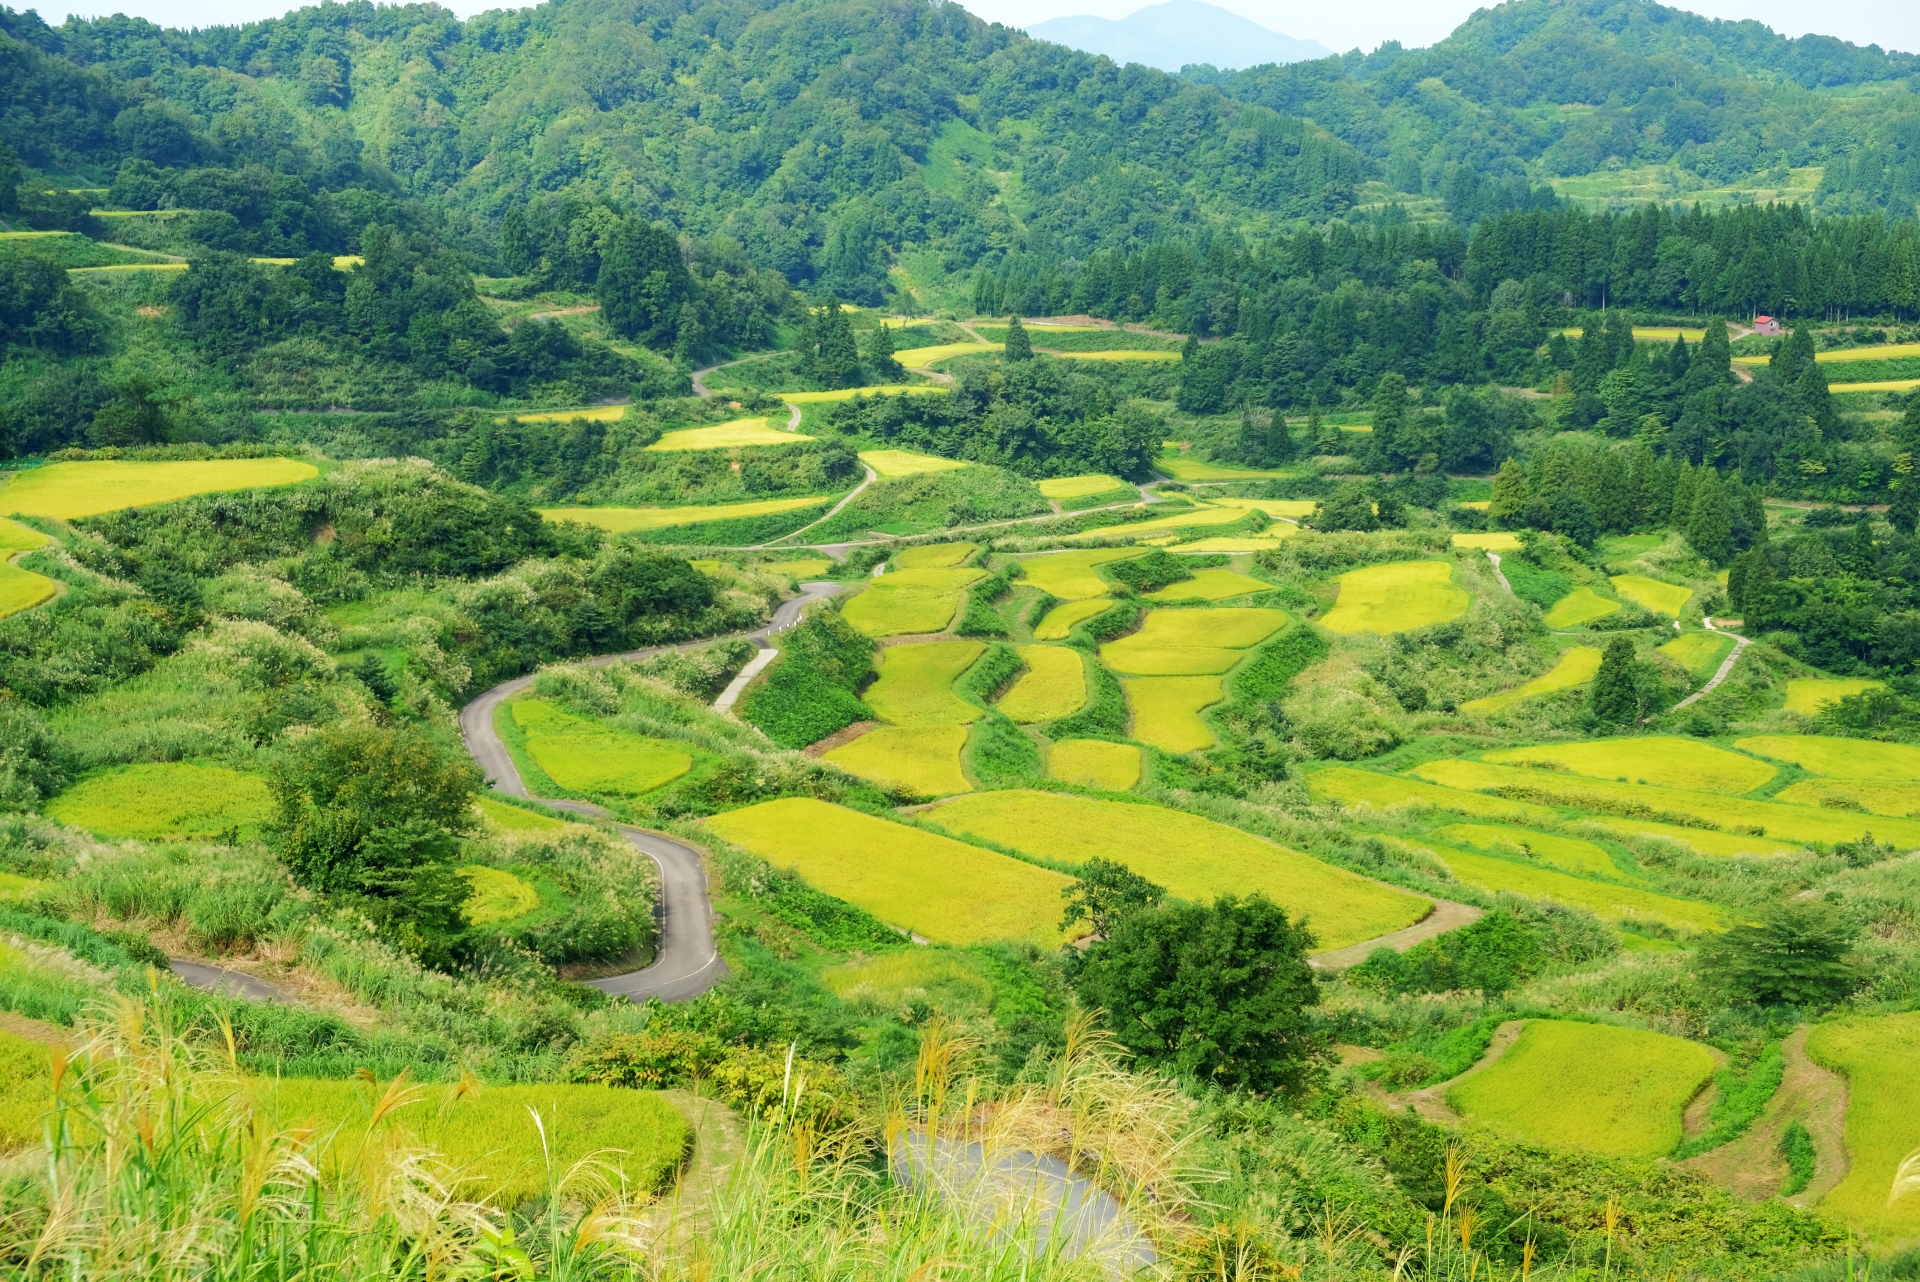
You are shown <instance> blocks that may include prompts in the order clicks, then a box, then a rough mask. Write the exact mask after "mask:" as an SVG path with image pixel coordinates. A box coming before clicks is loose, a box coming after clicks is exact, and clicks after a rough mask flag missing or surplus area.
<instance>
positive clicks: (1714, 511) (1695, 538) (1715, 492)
mask: <svg viewBox="0 0 1920 1282" xmlns="http://www.w3.org/2000/svg"><path fill="white" fill-rule="evenodd" d="M1687 542H1688V543H1689V544H1690V545H1692V547H1693V550H1694V551H1695V552H1698V553H1699V554H1700V555H1701V556H1702V557H1703V558H1705V559H1706V561H1707V563H1708V564H1710V565H1725V564H1726V563H1727V558H1728V557H1730V556H1732V555H1733V521H1732V518H1731V517H1730V516H1729V515H1728V513H1727V491H1726V489H1725V487H1723V486H1722V485H1721V484H1720V474H1719V473H1718V472H1716V471H1714V470H1713V469H1712V468H1711V467H1703V468H1701V469H1700V475H1699V479H1698V481H1696V482H1695V484H1694V487H1693V510H1692V511H1691V512H1690V513H1688V514H1687Z"/></svg>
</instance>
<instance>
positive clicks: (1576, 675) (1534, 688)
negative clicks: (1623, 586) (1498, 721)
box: [1460, 645, 1600, 712]
mask: <svg viewBox="0 0 1920 1282" xmlns="http://www.w3.org/2000/svg"><path fill="white" fill-rule="evenodd" d="M1598 671H1600V649H1599V647H1598V646H1591V645H1577V646H1575V647H1573V649H1571V650H1568V651H1567V652H1566V653H1565V654H1562V655H1561V656H1560V661H1559V662H1558V663H1556V664H1554V665H1553V667H1552V668H1551V669H1550V670H1548V671H1547V672H1544V673H1542V674H1541V675H1539V676H1537V677H1535V678H1534V679H1533V680H1531V681H1529V682H1527V683H1526V684H1525V685H1518V686H1515V687H1514V688H1513V689H1511V690H1503V691H1501V692H1500V693H1499V694H1490V695H1488V696H1487V697H1486V698H1484V699H1470V700H1468V701H1467V702H1466V703H1463V704H1461V705H1460V711H1462V712H1498V711H1500V710H1501V709H1502V708H1510V707H1512V706H1513V705H1514V704H1516V703H1520V702H1523V701H1524V700H1527V699H1533V698H1537V697H1539V696H1540V695H1543V694H1554V693H1556V692H1558V691H1561V690H1571V689H1573V688H1574V687H1575V686H1583V685H1585V684H1587V682H1589V681H1591V680H1593V677H1594V674H1595V673H1597V672H1598Z"/></svg>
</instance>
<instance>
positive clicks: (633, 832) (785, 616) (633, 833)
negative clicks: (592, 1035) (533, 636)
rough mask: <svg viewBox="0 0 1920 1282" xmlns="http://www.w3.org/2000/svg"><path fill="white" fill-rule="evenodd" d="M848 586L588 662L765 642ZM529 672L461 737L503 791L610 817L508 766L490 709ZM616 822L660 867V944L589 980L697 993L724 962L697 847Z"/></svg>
mask: <svg viewBox="0 0 1920 1282" xmlns="http://www.w3.org/2000/svg"><path fill="white" fill-rule="evenodd" d="M846 586H847V585H846V584H844V583H805V584H802V585H801V594H800V595H799V596H797V597H795V598H794V599H793V600H791V601H783V602H781V604H780V607H779V608H778V609H776V610H775V611H774V612H773V617H772V618H771V619H770V620H768V622H767V624H766V626H765V627H761V628H755V629H754V630H753V631H751V632H741V633H735V634H734V635H733V636H732V637H708V638H706V639H705V640H701V641H690V642H687V643H685V644H683V645H663V646H654V647H653V648H651V649H647V650H631V651H628V652H626V653H624V654H603V655H599V656H597V657H595V658H592V659H588V660H586V662H588V663H590V664H593V665H596V666H600V665H605V664H609V663H619V662H621V661H623V660H629V659H644V658H647V657H648V656H650V655H655V654H661V653H664V652H665V651H668V650H691V649H694V648H696V647H699V646H706V645H712V644H713V643H714V642H715V641H725V640H734V639H743V640H748V641H754V642H757V643H759V644H760V645H761V646H762V647H767V638H769V637H770V636H772V635H773V634H774V633H776V632H782V631H785V630H786V629H787V628H790V627H792V626H794V625H795V624H796V623H798V622H800V615H801V612H802V611H803V610H804V609H805V608H806V607H807V605H808V604H810V603H811V602H814V601H819V600H823V599H824V598H826V597H830V596H832V595H834V594H835V593H837V592H840V591H841V590H843V589H844V588H845V587H846ZM534 677H535V674H533V673H529V674H528V675H526V676H524V677H515V678H514V679H513V680H511V681H503V682H501V683H500V684H499V685H497V686H495V687H493V689H491V690H488V691H487V692H486V693H484V694H482V695H481V696H480V697H479V698H477V699H475V700H474V701H473V702H471V703H469V704H468V705H467V706H466V707H464V708H462V709H461V710H460V736H461V738H462V739H463V740H465V742H466V746H467V752H468V754H469V755H470V756H472V758H473V760H474V763H475V764H476V765H478V766H479V767H480V769H481V770H483V771H484V772H485V773H486V776H487V780H488V782H489V783H491V784H492V785H493V786H494V787H495V788H497V789H499V790H500V791H501V792H504V793H506V794H508V795H509V796H513V797H526V798H527V799H529V800H532V801H539V802H542V803H544V804H545V805H549V806H552V807H554V808H555V809H558V810H570V811H572V812H573V813H575V814H578V815H585V816H588V817H590V818H595V819H609V818H611V817H612V816H610V815H609V814H608V813H607V812H606V811H605V810H603V809H601V808H600V807H599V806H596V805H593V804H592V803H591V802H586V801H573V800H569V799H565V798H550V797H535V796H534V795H533V794H532V793H530V792H528V791H527V785H526V781H525V780H523V779H522V778H521V777H520V771H519V769H518V768H516V767H515V766H514V764H513V757H512V755H511V754H509V753H508V752H507V745H506V744H504V743H502V742H501V741H500V735H499V733H498V732H497V731H495V730H494V728H493V715H494V712H495V711H496V710H497V709H498V708H499V707H500V705H501V704H502V703H504V702H506V701H507V700H508V699H510V698H512V697H513V696H514V695H516V694H520V693H522V692H523V691H525V690H527V689H529V688H530V687H531V686H532V685H533V682H534ZM616 827H618V828H619V829H620V832H621V834H622V835H623V836H625V837H626V839H627V840H628V841H629V842H631V843H633V846H634V848H635V849H636V850H638V851H640V852H641V853H642V854H644V855H646V856H647V857H648V858H649V859H651V860H653V862H654V864H655V866H657V867H658V868H659V869H660V897H659V898H658V899H657V900H656V901H655V903H654V921H655V925H656V926H657V927H658V933H659V938H660V948H659V951H658V952H657V953H656V954H655V955H654V960H653V964H652V965H651V966H647V967H644V968H642V969H640V970H634V971H628V972H627V973H625V974H623V975H609V976H608V977H607V978H605V979H596V980H593V981H591V983H590V985H589V986H590V987H593V988H597V989H599V990H600V991H601V992H603V993H611V994H613V995H615V996H618V997H628V998H631V999H632V1000H634V1001H636V1002H644V1001H646V1000H647V999H648V998H650V997H658V998H659V999H660V1000H661V1001H663V1002H677V1001H685V1000H686V999H688V998H689V997H698V996H699V995H700V994H701V993H704V992H706V991H707V990H708V989H709V988H712V987H713V986H714V985H715V984H717V983H719V982H720V981H721V980H722V979H724V978H726V974H727V965H726V963H725V962H723V961H721V960H720V954H719V951H718V950H717V949H715V947H714V944H713V908H712V905H711V904H710V903H709V902H708V900H707V877H706V873H705V872H704V871H703V870H702V868H701V866H700V852H699V851H697V850H695V849H694V848H693V847H691V846H688V845H685V844H683V843H681V842H678V841H675V840H674V839H673V838H671V837H668V836H665V835H663V834H661V833H657V832H649V831H647V830H646V829H644V828H635V827H632V826H630V825H627V824H617V825H616Z"/></svg>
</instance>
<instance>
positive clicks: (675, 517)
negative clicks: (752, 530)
mask: <svg viewBox="0 0 1920 1282" xmlns="http://www.w3.org/2000/svg"><path fill="white" fill-rule="evenodd" d="M827 501H828V499H827V496H825V495H821V496H820V497H819V498H811V499H760V500H757V501H755V502H752V503H716V504H712V505H709V506H704V507H543V508H536V509H534V510H535V511H537V512H539V513H540V518H541V519H542V520H545V521H578V522H580V524H582V525H591V526H595V527H597V528H599V529H602V530H606V531H607V532H608V533H610V534H628V533H631V532H632V531H634V530H664V529H670V528H671V527H673V526H676V525H704V524H707V523H708V522H710V521H733V520H738V519H740V518H742V517H749V516H776V515H778V514H779V513H781V512H798V511H800V510H801V509H803V508H810V507H819V506H820V505H822V504H823V503H826V502H827Z"/></svg>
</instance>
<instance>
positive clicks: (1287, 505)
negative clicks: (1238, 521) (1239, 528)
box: [1207, 499, 1320, 521]
mask: <svg viewBox="0 0 1920 1282" xmlns="http://www.w3.org/2000/svg"><path fill="white" fill-rule="evenodd" d="M1207 501H1208V502H1209V503H1212V504H1214V505H1215V506H1216V507H1237V508H1249V509H1252V510H1254V511H1257V512H1265V513H1266V514H1267V515H1268V516H1272V517H1279V518H1283V519H1285V520H1288V521H1298V520H1300V519H1301V518H1302V517H1308V516H1312V515H1313V512H1314V509H1315V508H1317V507H1319V506H1320V501H1319V500H1318V499H1209V500H1207Z"/></svg>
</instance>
